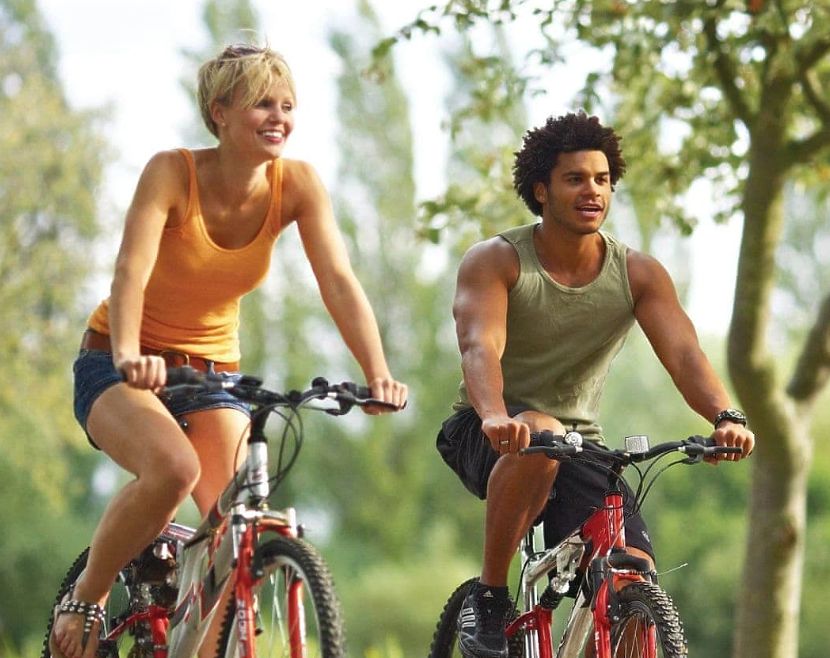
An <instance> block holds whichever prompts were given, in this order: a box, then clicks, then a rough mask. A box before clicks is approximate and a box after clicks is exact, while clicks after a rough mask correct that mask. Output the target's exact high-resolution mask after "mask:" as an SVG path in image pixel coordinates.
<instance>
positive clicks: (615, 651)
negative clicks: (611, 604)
mask: <svg viewBox="0 0 830 658" xmlns="http://www.w3.org/2000/svg"><path fill="white" fill-rule="evenodd" d="M618 596H619V608H618V610H617V615H616V616H617V619H616V620H615V621H613V622H612V624H611V656H612V658H623V657H629V656H633V657H636V658H640V657H642V658H686V657H687V656H688V655H689V653H688V648H687V646H686V635H685V633H684V631H683V623H682V622H681V621H680V615H679V614H678V612H677V608H675V607H674V603H673V602H672V600H671V597H669V595H668V594H666V593H665V592H664V591H663V590H662V589H660V587H658V586H657V585H655V584H654V583H645V582H642V583H633V584H631V585H629V586H628V587H625V588H623V589H622V590H620V592H619V594H618ZM649 645H652V646H654V651H653V652H652V650H651V649H650V648H649Z"/></svg>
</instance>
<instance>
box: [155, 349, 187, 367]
mask: <svg viewBox="0 0 830 658" xmlns="http://www.w3.org/2000/svg"><path fill="white" fill-rule="evenodd" d="M159 356H160V357H161V358H162V359H164V363H165V364H167V366H168V367H170V368H176V367H179V366H189V365H190V355H189V354H186V353H185V352H179V351H178V350H162V351H161V352H159ZM179 357H181V363H176V359H177V358H179Z"/></svg>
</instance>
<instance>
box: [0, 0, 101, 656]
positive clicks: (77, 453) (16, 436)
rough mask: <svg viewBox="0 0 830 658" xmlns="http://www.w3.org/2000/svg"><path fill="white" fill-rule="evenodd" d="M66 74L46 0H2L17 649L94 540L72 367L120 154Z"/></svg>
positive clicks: (5, 618) (6, 405) (0, 325)
mask: <svg viewBox="0 0 830 658" xmlns="http://www.w3.org/2000/svg"><path fill="white" fill-rule="evenodd" d="M56 71H57V66H56V53H55V46H54V43H53V41H52V37H51V35H50V34H49V33H48V31H47V30H46V28H45V26H44V24H43V21H42V19H41V16H40V14H39V13H38V11H37V8H36V6H35V3H34V2H33V1H30V0H23V1H20V0H18V1H14V2H12V1H8V0H3V1H0V280H1V281H2V282H3V283H2V286H1V287H0V305H2V308H3V312H2V314H1V315H0V354H2V358H3V364H4V373H3V377H4V381H5V386H3V389H2V392H0V481H2V482H3V505H2V507H0V524H2V527H4V528H7V529H12V528H13V529H14V531H11V532H8V533H7V536H6V539H5V540H4V541H3V542H2V545H0V645H2V644H4V643H5V642H8V643H9V646H10V647H16V648H19V647H20V646H21V645H22V643H23V642H24V641H25V639H26V637H27V635H28V634H29V632H30V631H31V630H32V629H33V628H35V627H36V625H40V624H42V623H43V622H44V621H45V619H46V614H47V613H48V610H49V604H50V603H51V601H52V599H53V596H54V592H55V591H56V588H57V585H58V584H59V582H60V578H61V576H62V573H61V570H62V569H64V568H65V566H67V565H68V564H69V562H70V560H71V557H72V556H71V555H69V553H70V552H72V551H74V550H75V547H76V546H78V545H80V544H81V540H79V541H78V542H77V543H76V542H74V541H72V540H73V539H74V535H73V533H77V532H83V528H84V517H85V512H84V507H89V506H90V502H91V492H90V488H89V485H88V482H89V477H90V476H91V472H92V469H93V468H94V463H95V458H94V457H93V453H92V452H91V451H89V449H88V447H87V446H86V445H85V441H84V439H83V433H82V432H81V431H80V429H79V428H78V426H77V424H76V423H75V421H74V419H73V418H72V412H71V404H72V402H71V400H72V389H71V381H70V374H71V359H72V358H73V356H74V354H75V353H76V352H77V345H78V341H79V340H80V334H81V331H82V328H83V326H84V317H85V314H86V309H84V308H83V307H82V306H81V302H82V300H83V291H84V282H85V277H86V276H88V274H89V272H90V267H89V264H90V259H89V256H88V254H89V252H90V250H91V248H92V247H93V246H94V237H95V235H96V229H97V220H96V218H97V212H98V211H97V203H96V193H97V191H98V188H99V185H100V182H101V178H102V172H103V166H104V162H105V160H106V159H107V157H108V155H107V149H106V148H105V146H104V143H103V139H102V137H101V134H100V125H99V123H100V118H101V115H99V114H98V113H95V112H79V111H76V110H73V109H72V108H70V107H69V106H68V103H67V100H66V98H65V97H64V95H63V91H62V88H61V84H60V81H59V80H58V77H57V73H56ZM86 513H88V512H86ZM58 536H62V537H63V538H64V540H65V541H63V542H57V541H56V538H57V537H58ZM23 592H26V596H22V593H23ZM42 628H43V627H42V626H39V627H38V631H41V630H42Z"/></svg>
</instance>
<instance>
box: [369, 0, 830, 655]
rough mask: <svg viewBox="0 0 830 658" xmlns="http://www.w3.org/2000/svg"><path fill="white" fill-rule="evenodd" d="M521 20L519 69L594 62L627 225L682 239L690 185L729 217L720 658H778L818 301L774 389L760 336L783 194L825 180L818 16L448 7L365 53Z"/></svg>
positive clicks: (824, 68)
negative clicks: (673, 228) (728, 412)
mask: <svg viewBox="0 0 830 658" xmlns="http://www.w3.org/2000/svg"><path fill="white" fill-rule="evenodd" d="M522 12H526V16H525V18H526V17H527V15H532V16H533V17H535V19H536V21H537V25H538V33H539V34H540V35H541V36H542V37H543V39H544V46H543V47H542V48H540V49H538V50H537V51H535V52H533V53H531V56H532V58H534V59H533V61H536V62H541V64H542V65H543V66H551V65H552V64H554V63H555V62H557V61H561V59H562V57H563V55H562V53H563V44H566V43H572V41H573V37H576V38H577V39H578V40H579V41H580V42H581V43H583V44H586V45H588V46H590V47H592V48H595V49H599V52H600V53H602V54H603V55H604V56H605V57H604V66H601V67H599V69H598V70H596V71H592V72H591V73H590V74H589V75H588V76H587V77H586V84H585V88H584V91H583V94H582V96H581V98H580V100H581V102H582V104H583V105H585V106H586V107H588V109H591V108H592V107H596V106H597V103H598V102H599V101H601V100H602V99H607V101H608V102H607V105H606V110H608V112H609V113H610V112H613V117H614V123H615V126H616V127H617V128H618V129H619V131H620V132H621V134H623V135H624V136H625V139H626V144H625V146H626V149H627V151H628V153H636V154H637V156H638V157H637V158H636V159H631V172H630V175H629V176H628V180H629V181H630V182H631V181H635V182H636V183H637V184H638V185H641V186H642V187H641V188H640V189H639V190H637V192H636V193H635V194H639V195H641V196H640V197H639V198H640V199H641V202H640V203H639V204H637V207H638V208H639V210H640V213H641V214H644V215H647V218H648V219H650V220H651V221H661V220H664V219H670V220H673V221H674V222H675V223H676V224H677V225H678V226H680V227H681V228H682V229H683V230H684V231H690V230H691V229H692V228H693V226H694V218H693V217H692V216H691V215H690V213H689V211H688V209H687V208H686V207H684V201H685V199H684V193H685V192H686V191H687V190H688V189H689V188H690V186H691V185H692V183H694V182H695V181H699V180H701V179H704V180H706V181H708V182H709V183H710V185H711V189H712V190H713V191H714V195H715V196H716V197H717V198H719V199H720V202H721V203H720V207H719V208H718V213H717V215H718V218H719V219H721V220H726V219H728V218H731V217H733V216H735V215H739V216H741V217H742V219H743V233H742V238H741V247H740V256H739V263H738V275H737V280H736V284H735V303H734V308H733V310H732V320H731V324H730V330H729V339H728V366H729V372H730V375H731V379H732V383H733V385H734V388H735V390H736V392H737V394H738V398H739V400H740V402H741V404H742V405H743V407H744V409H746V411H747V412H748V414H749V416H750V418H751V419H752V425H753V428H754V429H755V431H756V432H757V434H758V436H759V439H760V440H759V444H758V448H757V455H756V456H755V458H754V459H753V460H752V472H753V477H752V485H751V499H750V522H749V530H748V536H747V550H746V556H745V564H744V575H743V585H742V591H741V595H740V601H739V613H738V617H737V623H736V628H735V638H734V640H735V644H734V655H735V656H738V657H746V656H752V657H753V658H755V657H762V658H763V657H767V656H769V657H779V658H783V657H787V658H789V657H790V656H793V655H796V653H797V643H798V632H797V629H798V616H799V600H800V592H801V565H802V562H803V552H804V536H805V521H806V506H805V500H806V498H805V494H806V482H807V473H808V470H809V465H810V460H811V446H812V437H811V435H810V420H811V417H812V415H813V413H814V410H815V406H816V399H817V396H818V394H819V392H820V391H821V390H822V389H823V388H824V387H825V386H826V383H827V379H828V376H830V350H828V348H827V345H828V344H829V343H830V340H829V339H830V295H828V291H826V290H825V291H822V292H821V294H822V295H824V296H825V297H824V301H823V302H822V303H821V304H820V309H819V312H818V315H817V317H816V318H815V321H814V323H813V326H812V329H811V331H810V332H809V334H808V336H807V338H806V340H805V341H804V343H803V345H802V346H801V350H800V357H799V358H798V360H797V363H796V365H795V367H794V369H793V371H792V373H791V375H790V377H789V383H786V384H785V383H783V381H782V373H781V371H780V370H781V369H780V367H779V366H778V360H777V358H776V355H775V354H774V352H773V350H772V348H771V345H770V342H769V325H770V312H771V301H772V295H773V291H774V289H775V285H776V273H777V271H778V270H777V269H776V262H775V259H776V253H777V248H778V246H779V244H780V241H781V236H782V230H783V226H784V214H783V212H782V208H783V198H784V195H783V193H784V190H785V186H786V185H787V183H788V182H792V183H796V182H798V181H800V182H804V183H806V184H815V183H816V182H819V181H823V182H825V183H826V181H827V180H828V178H829V177H830V103H828V102H827V99H826V95H825V94H823V92H822V91H821V90H822V89H827V88H828V84H830V56H828V52H830V21H828V14H829V13H830V5H829V4H828V3H827V2H826V1H821V2H818V1H817V2H812V3H807V4H805V3H802V2H794V1H792V0H779V1H775V2H772V1H770V2H764V1H763V0H756V1H753V2H749V3H745V2H738V1H735V0H711V1H710V2H707V3H699V2H692V1H677V2H670V3H637V2H620V1H619V0H599V1H593V2H591V1H589V0H559V1H555V2H552V3H549V4H546V5H545V6H544V7H539V8H533V7H532V6H530V4H529V3H527V2H523V1H521V0H514V1H513V2H510V1H506V2H499V3H487V2H481V1H475V0H463V1H462V0H456V1H452V2H447V3H444V4H443V5H442V6H438V7H433V8H431V9H430V10H426V11H425V12H423V13H422V14H421V15H419V16H418V17H417V18H416V20H415V21H413V22H412V24H410V25H407V26H405V27H404V28H403V29H402V30H401V31H400V32H399V33H398V34H397V35H395V36H393V37H390V39H388V40H386V41H384V42H381V44H380V45H379V47H378V49H377V51H376V52H377V54H379V55H382V54H383V52H384V51H385V50H388V49H389V48H390V47H391V44H392V43H394V41H395V40H397V39H402V38H410V37H411V35H412V34H413V33H414V32H417V31H423V32H436V31H440V30H441V29H442V25H444V24H445V23H446V22H453V23H454V24H455V26H456V27H457V28H458V29H460V30H469V29H470V28H471V27H472V26H475V25H477V24H479V23H481V22H487V21H490V22H492V21H501V22H505V21H514V20H516V19H517V18H518V17H519V15H520V14H521V13H522ZM562 26H564V29H563V27H562ZM525 77H527V75H526V74H525ZM667 137H672V138H673V140H670V141H672V142H673V143H668V144H667V143H666V141H667V140H666V138H667ZM759 592H763V593H764V595H765V597H766V599H765V604H764V605H758V604H757V598H756V597H757V594H758V593H759Z"/></svg>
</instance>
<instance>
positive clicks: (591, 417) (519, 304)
mask: <svg viewBox="0 0 830 658" xmlns="http://www.w3.org/2000/svg"><path fill="white" fill-rule="evenodd" d="M536 226H537V224H530V225H527V226H519V227H516V228H512V229H509V230H507V231H504V232H503V233H500V234H499V235H500V236H501V237H502V238H504V239H505V240H507V241H508V242H509V243H510V244H512V245H513V246H514V247H515V249H516V252H517V254H518V256H519V266H520V271H519V277H518V279H517V280H516V284H515V285H514V286H513V288H512V289H511V290H510V293H509V295H508V302H507V342H506V346H505V350H504V354H503V355H502V358H501V366H502V373H503V377H504V401H505V403H506V404H507V405H508V406H510V405H522V406H524V407H527V408H530V409H535V410H537V411H541V412H543V413H546V414H549V415H551V416H554V417H555V418H558V419H559V420H560V421H561V422H562V423H563V425H565V427H566V428H568V429H571V428H572V427H573V426H574V425H576V428H577V430H578V431H579V432H581V433H582V434H583V435H585V436H586V438H591V439H594V440H601V439H602V428H601V427H600V425H599V422H598V417H597V415H598V408H599V400H600V396H601V395H602V391H603V388H604V386H605V378H606V376H607V374H608V369H609V368H610V366H611V362H612V361H613V360H614V357H615V356H616V355H617V353H618V352H619V351H620V348H621V347H622V345H623V343H624V342H625V337H626V335H627V334H628V331H629V329H631V326H632V325H633V323H634V300H633V298H632V296H631V288H630V286H629V282H628V269H627V267H626V252H627V249H628V248H627V247H626V246H625V245H624V244H622V243H620V242H618V241H617V240H616V239H614V238H613V237H612V236H610V235H608V234H606V233H603V232H601V233H600V235H601V236H602V238H603V240H605V246H606V250H605V260H604V262H603V264H602V269H601V271H600V273H599V276H597V278H596V279H594V280H593V281H591V282H590V283H589V284H587V285H585V286H582V287H581V288H570V287H568V286H564V285H561V284H559V283H557V282H556V281H554V280H553V278H552V277H551V276H550V275H549V274H548V273H547V272H546V271H545V269H544V268H543V267H542V265H541V263H540V262H539V257H538V255H537V254H536V249H535V247H534V245H533V233H534V230H535V227H536ZM459 393H460V395H459V399H458V401H457V402H456V403H455V405H454V408H455V409H456V410H457V409H462V408H464V407H468V406H470V403H469V400H468V398H467V392H466V389H465V387H464V383H463V382H462V384H461V388H460V391H459Z"/></svg>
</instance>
